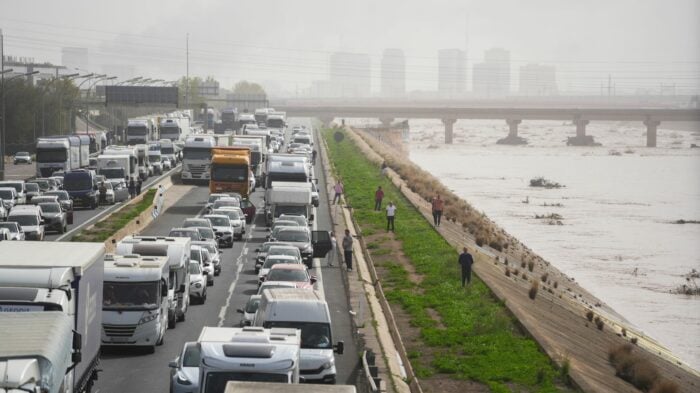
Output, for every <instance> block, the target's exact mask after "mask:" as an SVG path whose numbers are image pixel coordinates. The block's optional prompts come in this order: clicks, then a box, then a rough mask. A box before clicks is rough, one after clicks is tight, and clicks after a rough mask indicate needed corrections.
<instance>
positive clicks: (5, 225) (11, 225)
mask: <svg viewBox="0 0 700 393" xmlns="http://www.w3.org/2000/svg"><path fill="white" fill-rule="evenodd" d="M0 228H6V229H8V230H9V231H10V232H12V233H15V232H18V231H19V228H17V223H16V222H0Z"/></svg>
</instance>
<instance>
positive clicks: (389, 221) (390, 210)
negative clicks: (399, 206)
mask: <svg viewBox="0 0 700 393" xmlns="http://www.w3.org/2000/svg"><path fill="white" fill-rule="evenodd" d="M395 216H396V206H395V205H394V202H389V205H388V206H387V207H386V231H387V232H389V227H391V231H392V232H394V217H395Z"/></svg>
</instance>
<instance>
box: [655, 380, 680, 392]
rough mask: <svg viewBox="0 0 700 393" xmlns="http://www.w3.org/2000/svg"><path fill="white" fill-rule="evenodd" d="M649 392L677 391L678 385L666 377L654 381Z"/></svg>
mask: <svg viewBox="0 0 700 393" xmlns="http://www.w3.org/2000/svg"><path fill="white" fill-rule="evenodd" d="M649 393H678V385H676V383H675V382H672V381H669V380H668V379H660V380H658V381H656V383H655V384H654V386H653V387H652V388H651V390H650V391H649Z"/></svg>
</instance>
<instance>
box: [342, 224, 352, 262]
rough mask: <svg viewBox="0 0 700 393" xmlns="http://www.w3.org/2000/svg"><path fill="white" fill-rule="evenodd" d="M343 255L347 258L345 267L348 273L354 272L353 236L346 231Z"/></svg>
mask: <svg viewBox="0 0 700 393" xmlns="http://www.w3.org/2000/svg"><path fill="white" fill-rule="evenodd" d="M343 254H344V256H345V266H346V267H347V268H348V271H349V272H351V271H352V236H350V231H349V230H347V229H346V230H345V237H343Z"/></svg>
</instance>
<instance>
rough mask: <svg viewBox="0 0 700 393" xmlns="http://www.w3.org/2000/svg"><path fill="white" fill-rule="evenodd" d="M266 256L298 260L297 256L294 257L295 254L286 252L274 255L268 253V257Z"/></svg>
mask: <svg viewBox="0 0 700 393" xmlns="http://www.w3.org/2000/svg"><path fill="white" fill-rule="evenodd" d="M266 258H270V259H289V260H292V261H296V260H297V258H296V257H293V256H291V255H286V254H273V255H270V254H267V257H266Z"/></svg>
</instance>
